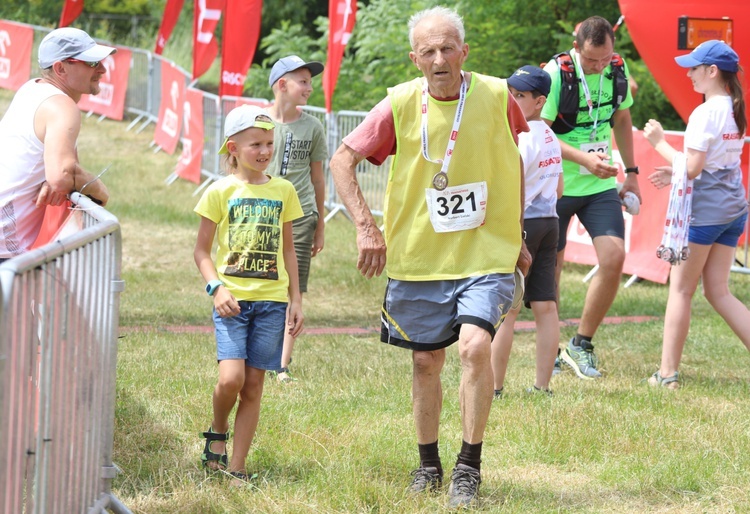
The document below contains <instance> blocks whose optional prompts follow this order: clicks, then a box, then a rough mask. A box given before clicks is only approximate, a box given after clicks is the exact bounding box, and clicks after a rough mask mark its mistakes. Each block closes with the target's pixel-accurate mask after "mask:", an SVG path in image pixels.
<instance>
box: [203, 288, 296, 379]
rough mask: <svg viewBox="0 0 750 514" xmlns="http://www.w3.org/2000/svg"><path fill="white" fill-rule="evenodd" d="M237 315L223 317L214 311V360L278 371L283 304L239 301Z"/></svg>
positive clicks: (284, 305)
mask: <svg viewBox="0 0 750 514" xmlns="http://www.w3.org/2000/svg"><path fill="white" fill-rule="evenodd" d="M239 304H240V313H239V314H238V315H237V316H232V317H231V318H222V317H220V316H219V315H218V314H217V313H216V310H215V309H214V326H215V327H216V358H217V360H219V361H223V360H226V359H243V360H244V361H245V365H246V366H250V367H252V368H258V369H265V370H272V371H280V370H281V350H282V348H283V347H284V328H285V327H286V307H287V304H286V303H282V302H247V301H241V302H239Z"/></svg>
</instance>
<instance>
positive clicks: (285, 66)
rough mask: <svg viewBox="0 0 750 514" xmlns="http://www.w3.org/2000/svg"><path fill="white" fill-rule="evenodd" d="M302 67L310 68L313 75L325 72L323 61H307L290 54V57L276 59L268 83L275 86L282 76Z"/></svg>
mask: <svg viewBox="0 0 750 514" xmlns="http://www.w3.org/2000/svg"><path fill="white" fill-rule="evenodd" d="M300 68H307V69H308V70H310V75H312V76H313V77H314V76H315V75H320V74H321V73H323V63H320V62H317V61H310V62H305V61H303V60H302V58H301V57H298V56H296V55H290V56H289V57H283V58H281V59H279V60H278V61H276V64H274V65H273V68H271V75H270V76H269V77H268V85H269V86H273V85H274V84H275V83H276V81H277V80H279V79H280V78H281V77H283V76H284V75H286V74H287V73H289V72H291V71H294V70H298V69H300Z"/></svg>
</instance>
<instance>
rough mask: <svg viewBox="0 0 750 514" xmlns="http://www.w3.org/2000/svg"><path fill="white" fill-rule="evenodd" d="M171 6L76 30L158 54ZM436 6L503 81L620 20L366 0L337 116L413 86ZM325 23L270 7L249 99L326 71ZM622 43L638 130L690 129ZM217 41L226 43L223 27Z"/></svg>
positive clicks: (88, 0)
mask: <svg viewBox="0 0 750 514" xmlns="http://www.w3.org/2000/svg"><path fill="white" fill-rule="evenodd" d="M165 1H166V0H85V9H84V14H83V15H82V16H81V17H80V18H79V19H78V20H77V21H76V23H75V25H76V26H79V27H81V28H83V29H85V30H87V31H89V32H90V33H92V34H93V35H95V36H96V37H99V38H102V39H107V40H110V41H113V42H117V43H119V44H124V45H128V46H136V47H140V48H146V49H151V48H153V44H154V41H155V37H156V31H157V30H158V26H159V22H160V20H161V15H162V12H163V9H164V4H165ZM62 4H63V2H62V0H3V1H2V3H1V5H0V17H2V18H5V19H12V20H17V21H22V22H26V23H34V24H38V25H45V26H50V27H53V26H55V25H56V23H57V21H58V20H59V17H60V11H61V9H62ZM439 4H443V5H448V6H451V7H455V8H456V9H457V10H458V12H459V13H461V14H462V16H463V17H464V22H465V25H466V42H467V43H468V44H469V48H470V51H469V58H468V61H467V63H466V69H469V70H475V71H478V72H481V73H486V74H491V75H497V76H500V77H505V76H508V75H509V74H511V73H512V72H513V71H514V70H515V69H516V68H517V67H519V66H521V65H524V64H539V63H542V62H546V61H547V60H549V58H550V57H551V56H552V55H553V54H555V53H557V52H559V51H562V50H567V49H569V48H570V47H571V46H572V40H573V36H572V31H573V28H574V27H575V25H576V23H578V22H579V21H581V20H583V19H585V18H587V17H589V16H592V15H594V14H597V15H600V16H603V17H605V18H606V19H608V20H610V22H611V23H613V24H614V23H615V22H616V21H617V19H618V18H619V16H620V10H619V6H618V3H617V0H577V1H575V2H573V1H572V0H524V1H520V2H519V1H517V0H460V1H459V2H457V3H454V2H439V1H434V0H432V1H430V0H421V1H420V0H362V1H360V2H359V7H358V10H359V12H358V14H357V25H356V27H355V30H354V34H353V37H352V39H351V41H350V43H349V45H348V47H347V51H346V55H345V57H344V62H343V64H342V68H341V72H340V75H339V80H338V85H337V88H336V94H335V97H334V109H336V110H342V109H350V110H369V109H370V108H371V107H372V106H373V105H374V104H375V103H377V102H378V101H379V100H380V99H381V98H383V96H384V95H385V94H386V88H387V87H389V86H391V85H394V84H397V83H399V82H402V81H404V80H408V79H410V78H413V77H414V76H415V72H416V69H415V68H414V67H413V65H412V64H411V62H410V61H409V58H408V53H409V50H410V48H409V42H408V37H407V30H406V23H407V20H408V19H409V16H410V15H411V14H413V13H414V12H416V11H418V10H421V9H424V8H426V7H431V6H434V5H439ZM327 15H328V1H327V0H283V1H282V0H265V1H264V5H263V14H262V19H263V23H262V30H261V41H260V43H259V46H258V50H257V52H256V56H255V60H254V64H253V66H252V68H251V69H250V72H249V73H248V77H247V80H246V84H245V94H246V95H248V96H256V97H264V98H268V97H269V96H270V90H269V88H268V82H267V78H268V72H269V69H270V66H271V65H272V64H273V63H274V62H275V61H276V60H277V59H278V58H279V57H283V56H285V55H289V54H291V53H296V54H299V55H300V56H302V57H303V58H305V59H316V60H320V61H323V62H325V57H326V49H327V44H328V19H327ZM192 18H193V2H192V1H191V0H185V6H184V8H183V13H182V15H181V17H180V21H179V24H178V26H177V28H176V29H175V32H174V33H173V36H172V39H170V41H169V43H168V44H167V48H166V50H165V56H166V57H168V58H171V59H173V60H175V61H177V62H178V64H180V65H181V66H182V67H183V68H185V69H186V70H190V69H191V67H192V64H191V63H192V54H191V47H192V44H191V42H192ZM616 36H617V41H616V44H615V48H616V50H617V51H618V52H619V53H620V54H622V55H623V56H624V57H625V58H626V59H627V60H628V64H629V67H630V70H631V73H632V74H633V75H634V77H636V78H637V81H638V84H639V86H640V87H639V91H638V96H637V98H636V102H635V105H634V107H633V108H632V114H633V120H634V123H635V125H636V126H638V127H641V126H643V124H645V122H646V121H647V120H648V119H649V118H657V119H659V120H660V121H661V122H662V123H663V124H664V126H665V127H667V128H671V129H679V130H681V129H682V128H684V125H683V122H682V121H681V120H680V118H679V116H678V115H677V113H676V112H675V111H674V109H673V108H672V106H671V105H670V103H669V102H668V101H667V99H666V97H665V96H664V95H663V93H662V92H661V89H660V88H659V86H658V85H657V84H656V82H654V80H653V79H652V77H651V74H650V73H649V71H648V69H647V68H646V67H645V65H644V64H643V62H642V61H641V59H640V56H639V55H638V52H637V51H636V49H635V47H634V46H633V43H632V41H631V39H630V35H629V34H628V31H627V21H626V23H625V24H623V25H622V26H621V27H620V28H619V29H618V30H617V33H616ZM217 37H219V38H220V37H221V27H220V28H219V30H218V31H217ZM218 75H219V67H218V63H216V64H215V65H214V66H213V67H212V69H211V70H210V71H209V72H208V73H207V74H206V75H205V76H203V77H201V79H200V82H199V85H200V87H202V88H204V89H207V90H212V91H215V90H216V88H217V86H216V84H217V83H218ZM318 84H319V82H318ZM310 103H311V104H312V105H323V104H324V102H323V91H322V88H321V87H317V88H316V91H315V92H314V94H313V97H312V98H311V102H310Z"/></svg>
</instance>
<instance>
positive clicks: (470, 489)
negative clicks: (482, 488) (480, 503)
mask: <svg viewBox="0 0 750 514" xmlns="http://www.w3.org/2000/svg"><path fill="white" fill-rule="evenodd" d="M481 482H482V478H481V477H480V475H479V470H477V469H474V468H472V467H471V466H466V465H464V464H456V467H455V468H454V469H453V474H452V475H451V485H450V488H449V489H448V506H449V507H450V508H452V509H458V508H461V507H469V506H471V505H473V504H474V503H475V502H476V501H477V500H478V498H479V484H480V483H481Z"/></svg>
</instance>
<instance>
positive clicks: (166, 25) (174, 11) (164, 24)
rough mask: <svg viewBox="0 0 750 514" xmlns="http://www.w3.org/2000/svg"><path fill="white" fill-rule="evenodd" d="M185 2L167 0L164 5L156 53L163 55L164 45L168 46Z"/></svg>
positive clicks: (157, 36) (183, 0)
mask: <svg viewBox="0 0 750 514" xmlns="http://www.w3.org/2000/svg"><path fill="white" fill-rule="evenodd" d="M184 2H185V0H167V3H166V5H165V6H164V14H163V15H162V18H161V25H160V26H159V33H158V34H157V35H156V46H155V47H154V53H155V54H157V55H161V54H162V52H163V51H164V47H165V46H167V41H169V37H170V36H171V35H172V31H173V30H174V27H175V25H177V20H178V19H179V17H180V11H182V5H183V3H184Z"/></svg>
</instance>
